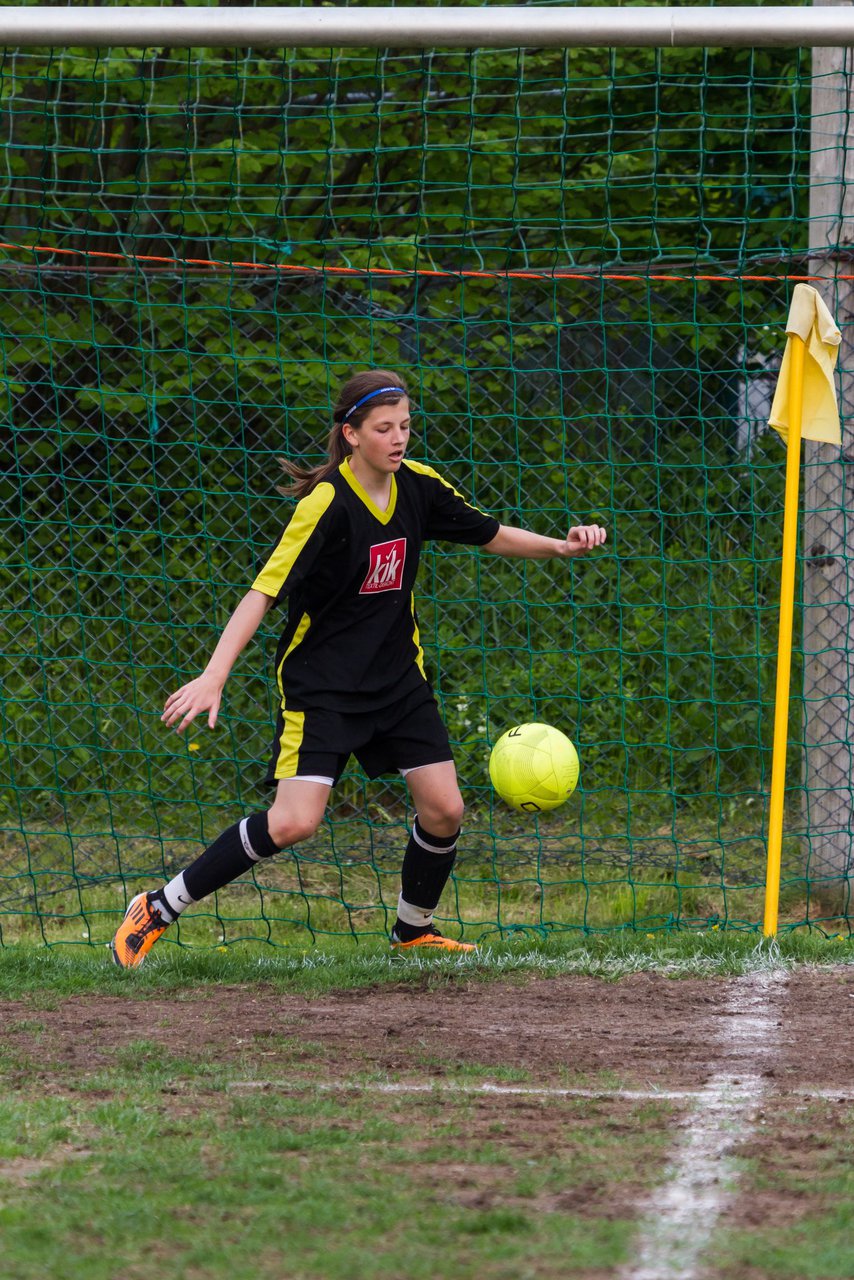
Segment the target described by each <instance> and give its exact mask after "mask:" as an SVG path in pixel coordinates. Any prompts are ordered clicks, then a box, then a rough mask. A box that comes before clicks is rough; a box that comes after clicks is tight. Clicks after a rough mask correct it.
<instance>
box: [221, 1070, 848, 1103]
mask: <svg viewBox="0 0 854 1280" xmlns="http://www.w3.org/2000/svg"><path fill="white" fill-rule="evenodd" d="M743 1082H744V1076H743V1075H739V1076H738V1077H737V1083H734V1084H733V1087H732V1097H733V1099H738V1098H740V1097H741V1096H742V1094H743V1090H742V1083H743ZM225 1087H226V1089H227V1090H228V1091H234V1090H241V1089H246V1090H249V1091H251V1090H253V1089H259V1090H261V1089H265V1090H270V1091H271V1092H273V1091H281V1092H282V1093H308V1092H310V1091H313V1092H318V1093H380V1094H382V1093H385V1094H399V1095H409V1094H419V1093H447V1094H455V1093H462V1094H480V1095H481V1096H486V1097H492V1098H501V1097H511V1098H512V1097H523V1098H525V1097H527V1098H602V1099H603V1100H604V1101H608V1100H609V1099H612V1098H614V1099H617V1100H622V1101H627V1102H654V1101H655V1100H656V1099H659V1100H660V1101H664V1102H697V1101H700V1100H701V1099H704V1098H705V1097H706V1096H707V1091H708V1086H707V1087H706V1088H705V1089H656V1088H650V1089H619V1088H607V1087H603V1088H599V1089H561V1088H552V1087H550V1086H547V1085H543V1086H538V1085H531V1086H528V1085H504V1084H460V1083H457V1082H455V1081H450V1080H436V1081H432V1082H430V1083H429V1084H428V1083H423V1082H421V1083H419V1082H417V1081H415V1082H407V1081H384V1080H331V1081H325V1082H323V1083H321V1084H318V1083H315V1082H314V1081H304V1080H231V1081H229V1083H228V1084H227V1085H226V1086H225ZM777 1093H778V1095H780V1094H782V1095H784V1096H785V1095H789V1096H793V1097H794V1096H797V1097H804V1098H808V1099H809V1098H832V1099H833V1100H834V1101H837V1102H854V1089H813V1088H805V1087H800V1086H797V1085H786V1086H785V1087H784V1088H783V1089H782V1090H780V1089H778V1090H777ZM754 1097H755V1093H754V1091H753V1089H752V1088H750V1089H749V1090H748V1095H745V1100H747V1101H749V1100H751V1099H753V1098H754Z"/></svg>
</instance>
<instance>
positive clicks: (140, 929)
mask: <svg viewBox="0 0 854 1280" xmlns="http://www.w3.org/2000/svg"><path fill="white" fill-rule="evenodd" d="M150 896H151V895H150V894H148V893H138V894H137V895H136V897H135V898H132V899H131V902H130V905H129V906H128V909H127V911H126V912H125V918H124V920H123V921H122V922H121V924H120V925H119V927H118V930H117V932H116V936H115V937H114V938H113V941H112V943H111V947H112V952H113V959H114V960H115V962H116V964H117V965H119V967H120V968H122V969H133V968H135V967H136V965H139V964H142V962H143V960H144V959H145V957H146V956H147V955H148V953H149V951H150V950H151V948H152V947H153V946H154V944H155V942H156V941H157V939H158V938H159V937H160V935H161V933H165V932H166V930H167V929H168V927H169V926H168V924H166V923H165V922H164V920H163V917H162V916H161V914H160V912H159V911H158V910H157V907H152V906H150V905H149V901H148V899H149V898H150Z"/></svg>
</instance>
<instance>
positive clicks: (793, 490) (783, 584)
mask: <svg viewBox="0 0 854 1280" xmlns="http://www.w3.org/2000/svg"><path fill="white" fill-rule="evenodd" d="M790 337H791V339H792V346H791V352H790V354H791V361H790V366H789V439H788V449H787V452H786V498H785V505H784V510H783V563H782V567H781V571H780V632H779V641H778V644H777V694H776V698H775V703H774V751H773V756H772V760H771V806H770V810H769V814H768V855H767V856H768V866H767V870H766V874H765V920H764V924H763V930H762V931H763V933H764V935H765V937H766V938H773V937H774V936H775V935H776V933H777V915H778V912H779V908H780V859H781V855H782V848H783V804H784V801H785V796H786V746H787V741H788V732H789V684H790V678H791V672H792V617H793V615H794V612H795V564H796V561H797V555H798V505H799V504H798V490H799V488H800V478H801V426H802V421H803V407H804V355H805V353H806V347H805V344H804V341H803V338H799V337H798V336H797V335H796V334H791V335H790Z"/></svg>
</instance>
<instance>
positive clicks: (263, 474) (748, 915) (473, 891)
mask: <svg viewBox="0 0 854 1280" xmlns="http://www.w3.org/2000/svg"><path fill="white" fill-rule="evenodd" d="M812 84H813V69H812V68H811V63H810V58H809V55H808V53H806V52H801V53H798V52H797V51H792V50H766V51H749V50H741V51H738V50H735V51H734V50H711V51H708V50H707V51H702V50H668V51H666V52H658V51H655V50H625V51H620V52H614V51H608V50H576V51H571V52H570V51H560V50H526V51H519V50H511V51H501V50H498V51H474V52H448V51H441V50H435V51H429V52H425V53H413V52H406V51H398V50H394V49H390V50H382V51H375V50H352V51H342V50H325V51H323V50H299V49H297V50H289V51H286V52H284V53H275V54H272V53H264V52H260V51H252V50H246V49H244V50H239V51H205V50H198V49H193V50H189V51H183V52H182V51H180V50H170V49H149V50H141V49H136V50H128V49H109V50H108V49H104V50H101V51H82V50H66V51H56V50H54V51H52V52H51V51H47V50H42V51H38V50H29V51H21V50H18V51H15V50H11V49H7V50H6V51H5V52H4V54H3V56H2V63H1V64H0V91H2V117H0V119H2V130H0V189H2V218H3V227H2V230H0V239H2V242H3V243H2V247H0V351H2V378H1V379H0V399H2V414H3V423H4V429H3V439H2V451H3V464H2V479H0V484H2V488H0V513H2V539H3V557H2V559H3V570H2V579H0V582H1V583H2V591H1V592H0V601H1V602H2V611H3V613H2V632H0V636H2V663H3V685H2V702H0V728H2V759H3V790H2V810H0V816H1V817H2V824H0V825H2V833H1V834H0V934H2V939H3V941H4V942H5V943H7V944H9V943H15V942H19V941H22V940H34V941H39V940H42V941H44V942H46V943H49V944H56V943H81V942H90V943H93V944H95V943H98V944H100V943H104V942H105V941H107V940H108V939H109V937H110V936H111V935H112V933H113V931H114V929H115V926H116V924H117V922H118V920H119V919H120V916H121V914H122V913H123V911H124V908H125V905H126V903H127V901H128V899H129V897H130V896H131V895H132V894H134V893H136V892H138V891H139V890H140V889H141V888H146V887H153V886H154V885H156V884H158V883H161V882H162V881H163V878H164V877H169V876H171V875H173V874H175V872H176V871H177V870H179V869H180V868H181V867H183V866H184V865H186V863H187V862H188V861H189V860H190V859H191V858H192V857H194V856H195V855H196V854H197V853H198V852H199V851H200V850H201V849H202V848H203V847H204V845H205V844H206V843H207V842H209V841H210V840H211V839H212V838H213V837H214V836H215V835H216V834H217V833H218V832H219V831H220V830H221V829H222V828H223V827H224V826H226V825H228V824H230V823H231V822H233V821H235V819H236V818H237V817H240V816H241V815H242V814H244V813H248V812H251V811H254V810H257V809H259V808H262V807H264V806H265V805H266V804H267V803H268V798H269V793H268V791H267V790H266V789H265V788H264V787H263V786H262V785H261V778H262V776H263V770H264V762H265V760H266V758H267V755H268V752H269V746H270V741H271V732H272V723H273V714H274V705H273V697H274V685H273V681H272V679H271V666H272V656H273V652H274V649H275V642H276V638H277V637H276V631H275V626H276V621H277V618H276V615H270V617H269V620H268V621H269V628H268V629H266V628H267V623H265V630H263V631H262V632H261V633H259V639H258V640H257V641H256V642H254V644H253V646H252V647H250V649H248V650H247V651H246V652H245V653H244V655H243V657H242V658H241V660H240V662H239V665H238V666H237V668H236V669H235V671H234V673H233V675H232V677H231V680H230V682H229V684H228V686H227V691H226V700H225V706H224V713H223V715H222V718H221V721H220V724H219V726H218V727H217V729H216V730H215V731H214V732H213V733H211V732H209V731H208V730H207V729H206V728H204V727H202V725H201V723H198V722H197V725H196V726H195V727H194V730H193V731H191V732H190V733H189V734H188V735H187V737H186V740H185V739H182V738H178V737H177V735H175V734H174V733H169V732H168V731H167V730H165V729H164V727H163V726H162V725H161V723H160V715H161V711H162V705H163V701H164V698H165V696H166V695H167V694H168V693H169V692H170V691H171V690H172V689H173V688H175V687H177V685H178V684H179V683H183V682H184V681H186V680H187V679H189V678H191V677H192V676H193V675H194V674H196V673H198V671H199V670H200V668H201V666H202V665H203V664H204V662H205V661H206V658H207V656H208V655H209V653H210V651H211V649H212V648H213V645H214V644H215V641H216V638H217V636H218V634H219V632H220V630H221V628H222V626H223V625H224V623H225V621H226V619H227V617H228V615H229V613H230V611H231V609H232V608H233V607H234V605H235V604H236V603H237V600H238V599H239V598H240V596H241V594H242V593H243V592H244V591H245V590H246V588H247V587H248V585H249V584H250V583H251V581H252V579H253V577H254V575H255V572H256V570H257V567H258V565H259V564H260V563H261V562H262V561H263V559H264V557H265V556H266V554H267V552H268V550H269V548H270V547H271V546H272V544H273V543H274V542H275V540H276V539H277V537H278V535H279V532H280V531H281V528H282V526H283V524H284V522H285V521H286V520H287V519H288V515H289V511H290V510H291V507H290V505H289V504H288V502H287V501H286V500H285V499H283V498H281V497H280V496H279V495H278V494H277V493H276V491H275V484H276V483H277V473H278V468H277V465H276V457H277V455H279V454H287V455H289V456H291V457H295V458H303V459H309V460H314V459H317V458H318V457H319V456H320V455H321V453H322V442H323V440H324V438H325V434H326V430H327V427H328V410H329V405H330V400H331V397H332V396H333V395H334V392H335V389H336V387H337V386H338V385H339V384H340V382H341V381H342V380H343V379H344V378H345V377H346V376H347V375H348V374H349V373H350V372H351V371H353V370H356V369H359V368H364V367H365V366H367V365H379V366H382V367H387V368H392V369H396V370H398V371H400V372H401V373H402V374H404V375H405V376H406V378H407V380H408V382H409V384H410V386H411V388H412V389H413V396H414V401H415V406H416V416H415V427H416V438H415V441H414V446H413V450H412V455H413V456H414V457H415V458H416V459H420V460H426V461H429V462H430V463H431V464H433V465H436V466H437V467H439V469H440V470H441V471H442V473H443V474H445V475H447V476H448V477H449V478H451V479H452V480H453V482H454V483H455V484H456V486H457V487H458V488H460V489H461V490H462V491H463V492H464V493H466V494H467V495H470V496H472V497H473V498H474V499H475V500H476V501H477V503H478V505H480V506H481V507H482V508H484V509H485V510H488V511H490V512H491V513H493V514H495V515H496V516H498V517H499V519H501V520H502V521H504V522H507V523H516V524H524V525H526V526H528V527H530V528H533V529H535V530H537V531H540V532H544V533H551V534H557V533H562V532H563V531H564V530H565V528H566V526H567V524H568V522H584V523H587V522H592V521H597V522H600V523H603V524H605V525H607V527H608V530H609V543H608V546H607V548H606V550H605V552H604V554H600V555H597V556H595V557H591V558H590V559H589V560H585V561H584V562H576V563H570V564H566V563H563V562H557V561H553V562H543V563H532V562H528V563H521V562H510V561H498V560H493V559H490V558H484V557H482V556H479V555H478V553H477V552H475V551H469V550H465V549H458V548H452V547H448V546H441V545H437V546H435V547H432V548H431V549H430V550H429V553H428V554H427V555H426V557H425V561H424V564H423V567H422V571H421V577H420V588H419V596H418V605H419V617H420V626H421V637H422V640H423V643H424V646H425V653H426V660H427V664H428V669H429V673H430V675H431V677H432V680H433V682H434V685H435V688H436V690H437V693H438V696H439V698H440V701H441V705H442V708H443V711H444V715H445V718H446V721H447V724H448V727H449V730H450V734H451V738H452V741H453V743H454V748H455V754H456V757H457V762H458V767H459V772H460V775H461V781H462V786H463V790H464V793H465V796H466V799H467V803H468V812H467V817H466V822H465V830H464V838H463V841H462V843H461V847H460V856H459V859H458V863H457V867H456V873H455V877H454V881H453V884H452V886H451V887H450V889H449V891H448V892H447V893H446V896H445V898H444V900H443V903H442V906H441V907H440V920H441V922H442V926H443V928H447V929H448V930H449V931H451V932H456V933H458V934H459V933H462V934H463V935H464V936H465V937H467V938H476V937H479V936H480V937H496V936H499V935H500V934H507V933H512V932H514V931H530V933H531V934H532V935H547V934H549V933H552V932H558V931H567V930H578V929H587V930H600V929H614V928H633V929H639V930H643V931H649V932H654V931H656V930H661V929H665V928H671V927H682V928H694V929H710V928H724V927H740V928H750V929H754V928H756V927H757V921H758V920H759V918H760V916H761V901H762V888H763V883H764V871H765V829H766V822H767V791H768V785H769V773H770V741H771V729H772V720H773V697H774V670H775V646H776V626H777V599H778V580H779V557H780V539H781V513H782V493H783V473H784V449H783V446H782V445H781V443H780V441H779V439H778V438H777V437H776V435H775V434H774V433H773V432H772V433H768V432H766V431H765V418H766V416H767V410H768V405H769V403H770V396H771V392H772V389H773V385H774V380H775V376H776V370H777V367H778V364H779V358H780V355H781V352H782V346H783V325H784V322H785V317H786V314H787V310H788V302H789V297H790V293H791V289H792V287H793V284H792V280H793V278H794V277H796V276H803V275H805V274H808V272H809V260H808V258H807V250H808V247H809V243H810V218H809V175H810V101H811V87H812ZM825 296H826V297H827V300H828V302H829V304H830V306H831V309H835V306H836V302H835V295H834V293H833V289H832V288H829V289H828V290H827V291H825ZM837 453H838V451H837ZM834 465H835V466H836V467H839V466H842V465H843V463H841V462H840V460H839V458H838V457H837V458H836V459H835V460H834ZM843 507H844V501H842V502H841V504H840V510H841V509H842V508H843ZM822 554H825V552H822ZM814 558H815V557H814ZM820 558H821V556H819V559H820ZM830 558H831V559H832V556H831V557H830ZM816 607H819V606H818V605H816ZM802 622H803V612H801V613H799V624H798V642H797V643H798V652H797V653H796V655H795V666H794V675H795V680H794V684H793V689H794V696H793V699H792V708H791V711H792V715H791V727H790V758H789V789H788V792H787V815H786V838H785V842H784V850H783V905H782V921H783V924H784V926H797V925H803V924H805V923H807V922H809V923H810V924H811V925H812V926H815V927H819V928H824V929H825V930H826V931H833V932H837V931H839V930H841V929H847V925H846V923H845V921H846V920H847V912H848V902H847V899H846V898H844V895H843V897H842V900H841V901H837V902H836V904H835V905H831V906H828V905H827V900H826V899H825V898H824V897H823V896H822V892H821V890H822V887H823V886H824V885H825V884H826V882H832V884H833V885H835V884H836V883H837V881H839V880H840V877H841V879H842V882H843V883H844V879H845V876H846V875H847V874H848V870H849V866H848V864H845V865H844V866H841V867H840V865H839V864H838V861H837V862H834V861H833V857H834V856H837V855H836V853H834V852H833V851H834V850H838V848H839V846H840V843H842V844H845V843H846V832H847V830H848V826H847V824H848V822H849V820H850V792H849V791H848V790H847V788H848V786H849V782H848V779H849V778H850V768H848V766H847V764H846V765H845V769H844V775H845V777H844V781H841V782H839V783H838V784H836V783H834V784H833V785H834V787H835V790H834V797H835V807H832V808H831V810H830V816H829V817H827V818H826V820H824V821H823V823H817V822H816V817H815V815H816V805H817V804H819V803H821V800H822V795H824V791H826V790H827V789H828V787H829V784H826V783H825V784H823V783H820V782H819V783H817V782H815V780H814V779H813V781H812V782H811V781H810V774H809V772H808V770H807V771H805V768H804V763H803V762H804V758H805V755H806V754H807V753H806V751H805V743H806V742H807V740H808V737H809V734H810V733H812V738H814V737H815V733H814V731H813V730H814V729H815V725H816V723H817V719H816V717H817V715H818V716H819V718H820V713H821V708H822V706H823V703H820V702H819V696H818V694H812V695H809V694H807V693H805V692H804V688H805V685H804V679H805V675H804V669H805V666H806V665H808V664H805V662H804V658H803V649H804V645H803V641H802V632H803V626H802ZM842 634H844V628H843V633H842ZM824 644H825V649H826V650H828V651H831V650H832V651H833V653H834V654H835V655H836V657H837V658H838V662H837V667H836V669H837V671H839V670H843V669H844V664H845V663H846V662H847V661H848V660H849V655H848V648H847V641H845V642H841V641H840V640H839V638H838V636H837V634H836V633H834V636H832V637H831V638H830V639H829V640H826V641H825V642H824ZM840 663H841V664H842V667H840V666H839V664H840ZM840 678H841V677H840ZM840 698H841V699H842V702H843V703H844V704H845V705H844V706H842V709H841V711H840ZM846 698H847V685H846V687H845V690H844V693H840V691H839V690H834V691H833V699H832V701H833V717H828V718H827V719H826V721H825V722H824V724H825V729H826V732H825V735H824V745H825V747H826V748H827V749H828V750H830V751H831V752H832V751H834V750H835V751H836V752H837V754H838V755H844V753H846V752H847V751H848V747H847V735H846V734H845V732H844V725H845V722H846V709H847V714H848V716H849V718H850V707H849V706H848V704H847V702H846V701H845V699H846ZM834 717H835V718H834ZM521 720H542V721H545V722H548V723H551V724H554V725H557V726H558V727H560V728H561V729H563V730H564V731H565V732H566V733H567V734H568V735H569V736H570V737H571V738H572V739H573V740H574V741H575V742H576V744H577V746H578V749H579V754H580V757H581V765H582V767H581V783H580V786H579V789H578V791H577V792H576V794H575V796H574V797H573V798H572V799H571V800H570V802H569V803H568V804H566V805H565V806H564V807H563V808H561V809H559V810H557V811H555V812H554V813H552V814H550V815H545V816H542V817H540V818H529V817H522V816H520V815H518V814H514V813H513V812H511V811H510V810H509V809H507V808H506V807H504V806H503V805H502V804H501V802H500V801H497V799H496V797H495V796H494V795H493V793H492V791H491V789H490V786H489V782H488V775H487V760H488V754H489V748H490V744H491V743H492V742H494V741H495V739H496V738H497V737H498V736H499V735H500V734H501V733H502V732H503V731H504V730H505V729H506V728H508V727H510V726H511V725H512V724H514V723H516V722H518V721H521ZM811 723H812V725H813V730H810V724H811ZM840 726H843V727H842V728H840ZM810 740H812V739H810ZM828 743H829V746H828ZM845 758H846V760H847V756H846V757H845ZM819 792H821V793H822V794H821V795H819ZM846 803H847V806H848V807H847V808H846V807H845V806H846ZM840 806H841V807H840ZM410 818H411V814H410V813H409V812H408V810H407V805H406V799H405V792H404V788H403V784H402V783H400V782H399V781H396V780H393V779H387V780H381V781H380V782H376V783H370V784H369V783H367V782H366V781H365V779H364V777H363V776H362V775H361V773H360V772H359V770H358V769H357V768H356V767H355V765H354V767H353V768H351V769H350V770H349V771H348V773H347V774H346V775H345V777H344V779H343V781H342V783H341V785H340V786H339V787H338V788H337V790H336V791H335V792H334V794H333V803H332V805H331V807H330V810H329V814H328V818H327V821H326V822H325V823H324V825H323V827H322V829H321V831H320V832H319V834H318V835H317V836H316V837H315V838H314V839H313V840H311V841H310V842H308V843H306V844H304V845H300V846H299V847H297V848H296V849H294V850H292V851H289V852H284V853H282V854H281V855H279V857H278V858H277V859H275V860H273V861H271V862H270V863H267V864H264V865H263V866H262V867H261V868H260V869H259V870H258V872H257V873H256V876H255V878H254V879H252V878H247V879H245V880H243V881H240V882H239V883H238V884H237V885H235V886H232V887H231V888H230V889H228V890H226V891H224V892H223V893H221V894H219V895H218V897H217V898H216V899H215V900H214V899H211V900H209V901H206V902H204V903H202V904H200V906H199V908H198V909H197V911H196V912H195V913H194V914H192V915H187V916H185V917H183V918H182V920H181V922H180V928H179V929H178V930H173V931H171V932H170V935H168V936H171V937H173V940H174V941H176V942H179V943H181V944H184V943H189V944H193V945H202V946H215V945H230V944H232V943H235V942H237V941H239V940H246V939H253V940H260V941H264V942H269V943H275V944H285V945H287V944H290V945H303V946H304V945H309V944H310V943H311V942H312V941H313V940H314V941H317V940H320V941H322V940H323V939H324V938H327V937H329V936H332V935H352V936H356V937H368V938H369V937H372V936H373V937H378V936H380V935H384V934H385V933H386V930H387V928H388V925H389V922H390V913H391V918H392V919H393V913H394V906H395V904H396V899H397V891H398V875H399V867H400V860H401V855H402V850H403V847H404V844H405V840H406V829H407V824H408V822H409V820H410ZM819 827H820V828H821V831H822V833H823V834H822V836H821V841H823V843H822V844H821V849H820V848H818V847H817V842H819V837H818V836H817V835H816V834H815V833H816V831H817V829H818V828H819ZM834 841H835V844H834ZM828 842H829V845H830V847H831V856H830V857H827V856H825V854H824V853H822V851H821V850H822V849H824V847H825V845H827V844H828ZM819 843H821V842H819Z"/></svg>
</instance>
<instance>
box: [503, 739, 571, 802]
mask: <svg viewBox="0 0 854 1280" xmlns="http://www.w3.org/2000/svg"><path fill="white" fill-rule="evenodd" d="M578 770H579V763H578V753H577V752H576V750H575V747H574V746H573V745H572V743H571V742H570V740H569V738H568V737H567V736H566V734H565V733H561V731H560V729H555V728H553V727H552V725H550V724H517V725H515V726H514V727H513V728H512V729H508V730H507V732H506V733H502V735H501V737H500V738H499V739H498V741H497V742H496V744H495V746H494V747H493V748H492V752H491V754H490V757H489V776H490V778H491V779H492V785H493V786H494V787H495V790H496V791H497V792H498V794H499V795H500V796H501V799H502V800H503V801H504V802H505V803H506V804H509V805H510V806H511V808H513V809H518V811H519V812H520V813H542V812H544V811H545V810H546V809H557V807H558V806H559V805H562V804H563V803H564V802H565V801H566V800H568V799H569V797H570V796H571V795H572V793H573V791H574V790H575V787H576V784H577V782H578Z"/></svg>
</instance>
